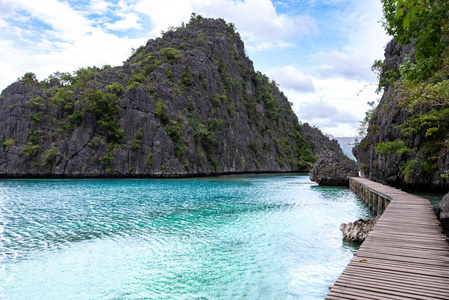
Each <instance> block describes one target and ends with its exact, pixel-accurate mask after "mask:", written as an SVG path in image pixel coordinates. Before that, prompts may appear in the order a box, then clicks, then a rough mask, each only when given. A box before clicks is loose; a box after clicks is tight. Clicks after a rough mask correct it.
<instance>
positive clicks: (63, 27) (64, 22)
mask: <svg viewBox="0 0 449 300" xmlns="http://www.w3.org/2000/svg"><path fill="white" fill-rule="evenodd" d="M14 3H15V4H16V5H17V7H18V8H20V9H23V10H26V11H28V12H29V13H31V15H32V16H33V17H34V18H37V19H39V20H41V21H42V22H44V23H46V24H48V25H51V26H52V28H53V30H54V31H52V33H53V34H54V35H55V36H56V37H57V38H60V39H64V40H71V41H76V39H77V37H79V36H82V35H84V34H86V33H88V32H89V31H90V29H91V27H90V25H91V23H92V22H91V21H89V20H88V19H87V18H84V17H83V16H82V14H81V13H79V12H77V11H75V10H73V9H72V8H71V7H70V5H69V4H68V3H66V2H59V1H57V0H40V1H28V0H14Z"/></svg>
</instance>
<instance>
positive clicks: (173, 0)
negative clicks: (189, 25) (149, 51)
mask: <svg viewBox="0 0 449 300" xmlns="http://www.w3.org/2000/svg"><path fill="white" fill-rule="evenodd" d="M194 1H195V0H193V1H192V0H190V1H179V0H164V1H159V0H141V1H139V2H137V4H136V5H135V8H134V9H135V10H136V11H137V12H139V13H142V14H145V15H147V16H148V17H149V18H150V19H151V21H152V23H153V24H154V25H155V27H154V28H153V29H152V30H151V32H150V36H152V37H155V36H159V35H160V33H161V31H165V30H167V28H168V27H170V26H178V25H180V24H181V22H183V21H184V22H185V21H187V20H188V19H189V16H190V14H191V12H192V11H193V10H192V6H191V2H194Z"/></svg>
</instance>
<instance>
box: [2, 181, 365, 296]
mask: <svg viewBox="0 0 449 300" xmlns="http://www.w3.org/2000/svg"><path fill="white" fill-rule="evenodd" d="M368 216H369V213H367V211H366V209H365V207H364V206H363V204H361V203H360V202H359V201H358V200H357V198H356V196H355V195H354V194H352V193H351V192H350V191H349V190H348V189H347V188H321V187H317V186H316V185H315V184H314V183H312V182H310V180H309V179H308V176H307V175H303V174H298V175H292V174H289V175H278V174H277V175H276V174H271V175H251V176H249V175H248V176H223V177H215V178H199V179H173V180H4V181H0V298H1V299H137V298H139V299H140V298H157V299H173V298H182V299H234V298H237V299H242V298H244V299H286V298H291V299H322V298H323V297H324V295H325V294H326V293H327V291H328V286H329V285H330V284H332V283H333V281H335V279H336V278H337V277H338V275H339V274H340V272H341V271H342V270H343V269H344V267H345V266H346V264H347V262H348V261H349V260H350V258H351V257H352V253H353V252H354V251H355V250H356V249H357V248H358V245H355V244H354V243H343V242H342V241H341V233H340V231H339V227H340V224H341V223H343V222H349V221H354V220H356V219H358V218H363V217H368Z"/></svg>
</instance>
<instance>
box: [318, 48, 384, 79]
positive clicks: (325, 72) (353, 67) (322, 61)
mask: <svg viewBox="0 0 449 300" xmlns="http://www.w3.org/2000/svg"><path fill="white" fill-rule="evenodd" d="M312 59H313V61H315V62H316V63H317V70H318V73H319V74H320V75H321V76H322V77H339V76H341V77H344V78H348V79H358V80H368V81H370V80H375V78H376V76H375V75H374V74H373V73H372V72H371V69H370V67H371V65H372V62H371V61H370V60H369V59H368V58H367V57H365V56H362V55H360V54H348V53H344V52H340V51H336V50H334V51H331V52H318V53H317V54H315V55H313V58H312Z"/></svg>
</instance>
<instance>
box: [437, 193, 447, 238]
mask: <svg viewBox="0 0 449 300" xmlns="http://www.w3.org/2000/svg"><path fill="white" fill-rule="evenodd" d="M436 213H437V217H438V220H440V222H441V225H442V226H443V229H444V231H445V232H446V234H447V235H448V236H449V193H447V194H446V195H444V197H443V198H442V199H441V201H440V205H439V206H438V208H437V210H436Z"/></svg>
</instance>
